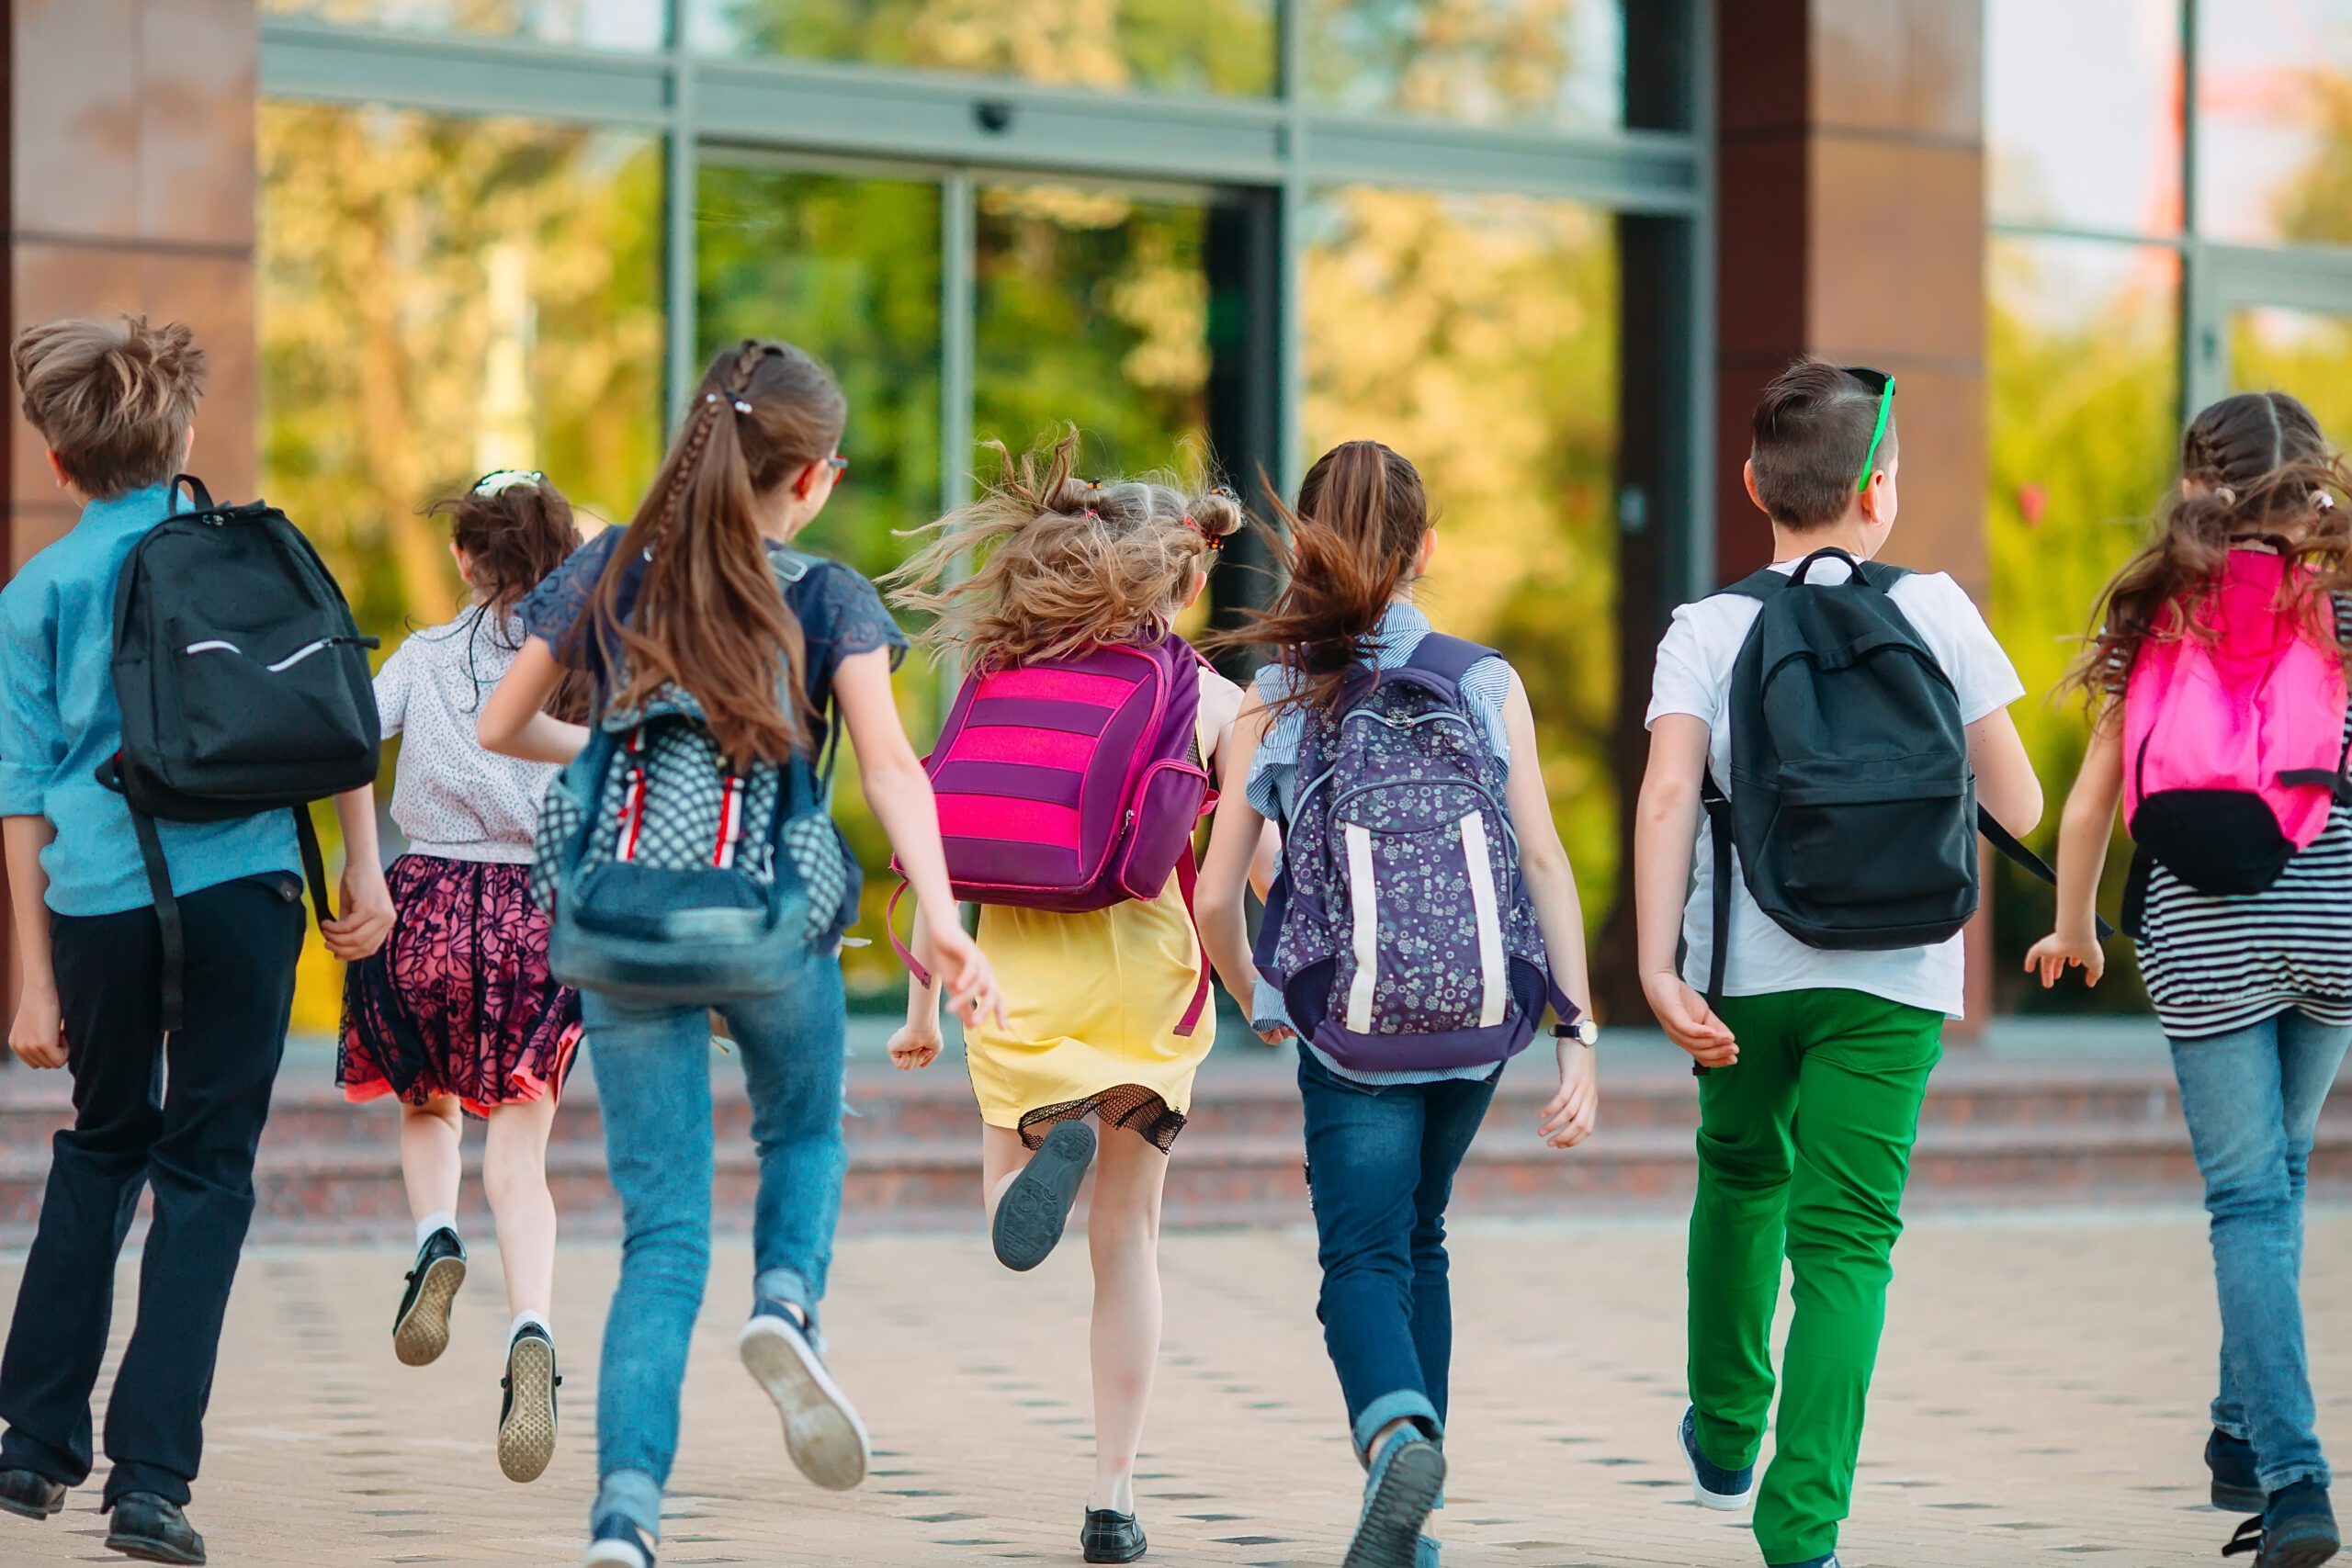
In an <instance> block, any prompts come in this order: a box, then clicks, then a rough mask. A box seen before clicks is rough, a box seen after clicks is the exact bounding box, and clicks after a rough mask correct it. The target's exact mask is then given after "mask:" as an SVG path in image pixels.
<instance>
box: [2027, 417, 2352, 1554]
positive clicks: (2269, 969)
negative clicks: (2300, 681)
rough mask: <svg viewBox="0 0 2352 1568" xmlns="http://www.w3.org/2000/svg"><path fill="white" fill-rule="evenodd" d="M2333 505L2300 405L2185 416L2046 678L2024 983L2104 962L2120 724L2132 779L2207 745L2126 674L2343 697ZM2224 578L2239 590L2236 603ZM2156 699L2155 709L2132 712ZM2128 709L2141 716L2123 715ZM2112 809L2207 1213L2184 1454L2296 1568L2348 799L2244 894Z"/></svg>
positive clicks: (2340, 1018) (2337, 528)
mask: <svg viewBox="0 0 2352 1568" xmlns="http://www.w3.org/2000/svg"><path fill="white" fill-rule="evenodd" d="M2346 495H2352V471H2347V469H2346V464H2345V461H2344V458H2343V457H2342V455H2341V454H2340V453H2339V452H2337V451H2336V450H2335V448H2334V447H2332V446H2330V445H2329V444H2328V442H2327V439H2326V437H2325V436H2324V434H2322V433H2321V430H2320V427H2319V423H2318V422H2317V421H2316V420H2314V419H2313V418H2312V414H2311V411H2310V410H2309V409H2307V408H2305V407H2304V406H2303V405H2302V404H2301V402H2299V401H2297V400H2295V399H2293V398H2291V397H2290V396H2288V395H2287V394H2286V393H2284V392H2241V393H2239V394H2237V395H2236V396H2234V397H2228V398H2224V399H2222V400H2221V401H2219V402H2217V403H2215V404H2213V405H2212V406H2211V407H2210V408H2208V409H2206V410H2205V411H2204V412H2201V413H2199V415H2198V416H2197V417H2196V419H2195V420H2193V421H2192V422H2190V423H2189V426H2188V431H2187V432H2186V434H2184V435H2183V436H2182V439H2181V463H2180V482H2179V484H2178V486H2177V488H2176V489H2175V490H2174V491H2173V492H2172V493H2171V494H2170V495H2169V496H2167V497H2166V498H2165V503H2164V505H2163V507H2162V509H2161V510H2160V511H2159V513H2158V514H2157V517H2156V525H2155V532H2154V537H2153V538H2152V539H2151V540H2150V541H2149V542H2148V543H2147V544H2146V545H2145V546H2144V547H2142V548H2141V550H2140V551H2139V553H2138V554H2136V555H2135V556H2133V557H2132V558H2131V560H2130V561H2128V562H2127V563H2125V565H2124V567H2123V570H2121V571H2120V572H2118V573H2117V574H2116V576H2115V579H2114V581H2112V582H2110V583H2109V585H2108V587H2107V589H2106V591H2105V592H2103V593H2102V594H2101V595H2100V597H2099V603H2098V611H2097V614H2096V618H2095V619H2094V621H2093V623H2092V632H2091V636H2090V637H2089V638H2088V646H2087V647H2086V649H2085V651H2084V654H2083V656H2082V658H2081V660H2079V661H2078V662H2077V663H2076V665H2075V669H2074V671H2073V672H2072V674H2071V675H2070V677H2069V682H2068V683H2069V685H2070V687H2071V688H2072V689H2074V690H2075V691H2078V692H2080V693H2081V694H2083V696H2084V698H2085V700H2086V704H2087V705H2088V706H2089V708H2090V713H2091V737H2090V744H2089V747H2088V750H2086V752H2085V754H2084V757H2083V764H2082V770H2081V772H2080V773H2078V774H2077V775H2076V777H2075V787H2074V789H2073V791H2072V792H2071V793H2070V794H2069V795H2067V797H2066V809H2065V814H2064V818H2062V820H2061V823H2060V826H2059V830H2058V909H2057V922H2056V927H2055V929H2054V930H2053V931H2052V932H2051V933H2050V934H2049V935H2048V936H2045V937H2043V938H2042V939H2041V941H2040V942H2036V943H2034V945H2033V947H2032V949H2031V951H2030V952H2029V953H2027V954H2026V960H2025V966H2026V968H2027V970H2028V971H2029V972H2030V973H2034V974H2038V975H2039V976H2041V983H2042V984H2043V985H2044V986H2045V987H2046V986H2052V985H2055V984H2056V983H2057V980H2058V978H2059V976H2062V975H2063V974H2064V973H2065V971H2066V970H2067V969H2068V968H2070V967H2079V968H2080V969H2081V970H2082V971H2083V976H2084V978H2085V980H2086V982H2088V983H2089V984H2091V985H2097V984H2098V980H2099V976H2101V975H2102V974H2103V973H2104V972H2105V970H2106V967H2107V955H2106V953H2105V952H2104V951H2103V949H2102V948H2101V947H2100V944H2099V941H2098V932H2097V931H2096V929H2095V921H2096V918H2097V916H2096V909H2095V906H2096V903H2097V901H2098V886H2099V874H2100V872H2101V870H2102V869H2103V867H2104V865H2105V863H2106V860H2107V850H2108V843H2109V838H2110V836H2111V835H2112V833H2113V831H2114V827H2115V817H2116V807H2117V804H2118V802H2119V801H2120V800H2121V799H2122V798H2123V797H2124V795H2125V773H2126V768H2127V756H2126V752H2127V744H2126V732H2127V728H2128V729H2129V730H2131V732H2133V734H2134V735H2135V736H2136V737H2137V738H2138V744H2137V745H2136V746H2135V747H2133V748H2131V757H2130V759H2129V763H2130V765H2131V767H2133V768H2136V769H2139V770H2141V771H2140V773H2139V775H2138V777H2139V780H2140V782H2141V783H2142V784H2145V783H2146V782H2147V781H2148V779H2149V777H2150V774H2149V773H2148V772H2147V770H2148V768H2149V765H2150V762H2151V761H2152V760H2153V761H2154V763H2155V764H2156V772H2157V776H2158V777H2159V778H2160V777H2161V775H2162V773H2163V772H2164V770H2165V764H2166V762H2167V758H2166V757H2165V752H2166V751H2167V750H2172V749H2174V748H2187V749H2188V751H2189V752H2190V753H2191V754H2193V755H2195V756H2196V757H2198V758H2200V759H2202V758H2208V757H2211V756H2215V755H2221V754H2223V752H2224V750H2225V749H2224V748H2222V747H2220V746H2216V745H2213V744H2211V743H2209V742H2208V741H2207V739H2206V738H2205V737H2203V736H2201V735H2199V734H2197V733H2193V732H2192V731H2193V728H2194V727H2193V723H2192V722H2190V721H2189V720H2188V718H2187V717H2186V710H2184V709H2181V708H2179V707H2177V706H2175V705H2172V702H2171V699H2170V698H2169V696H2168V694H2166V692H2165V687H2163V686H2162V685H2160V684H2158V683H2154V682H2148V681H2143V680H2142V679H2139V678H2137V677H2138V676H2139V675H2141V674H2142V673H2143V665H2146V666H2148V668H2147V670H2146V671H2145V673H2147V674H2149V675H2154V674H2155V673H2156V672H2157V668H2158V666H2156V665H2155V664H2152V663H2151V661H2152V660H2171V661H2174V662H2177V661H2179V660H2182V659H2183V658H2184V657H2187V656H2189V655H2191V654H2192V653H2198V652H2201V651H2202V650H2200V649H2189V648H2186V647H2184V646H2182V645H2184V644H2202V645H2204V646H2205V649H2212V650H2216V651H2217V652H2219V651H2220V650H2223V649H2233V648H2235V647H2238V646H2243V645H2244V644H2245V643H2246V642H2247V640H2248V638H2247V636H2246V634H2248V633H2249V632H2250V633H2252V634H2253V636H2252V639H2251V640H2252V641H2253V643H2255V644H2256V645H2257V646H2258V647H2259V648H2260V649H2262V651H2263V652H2264V654H2265V656H2266V657H2265V664H2264V667H2265V668H2267V671H2268V673H2267V674H2265V675H2262V676H2260V677H2259V678H2258V680H2257V682H2256V685H2257V688H2260V687H2267V686H2269V685H2271V684H2272V683H2273V682H2278V681H2280V680H2290V681H2291V680H2292V679H2293V678H2294V677H2293V676H2292V675H2282V674H2281V673H2280V672H2281V671H2290V670H2301V671H2305V672H2308V673H2310V674H2311V675H2313V676H2316V678H2317V690H2315V691H2313V692H2310V693H2304V692H2298V693H2295V694H2292V695H2290V696H2286V697H2284V698H2283V699H2282V700H2284V701H2286V702H2288V703H2289V704H2290V705H2293V706H2295V707H2297V708H2299V709H2300V708H2302V707H2305V706H2306V705H2308V706H2309V707H2311V708H2312V710H2314V711H2316V710H2317V708H2318V707H2319V705H2320V704H2321V701H2323V700H2329V699H2332V701H2333V703H2334V705H2336V706H2338V707H2341V706H2342V705H2343V704H2344V692H2343V685H2342V680H2341V677H2340V676H2338V675H2336V674H2335V671H2337V670H2338V669H2340V668H2342V667H2345V666H2352V595H2347V590H2352V522H2347V519H2346V512H2345V509H2344V507H2343V506H2342V505H2340V504H2339V503H2338V498H2339V497H2344V496H2346ZM2246 582H2255V583H2258V584H2261V585H2262V587H2261V591H2260V592H2257V593H2256V594H2254V595H2253V596H2251V597H2249V596H2248V595H2247V594H2246V593H2245V583H2246ZM2233 583H2234V584H2235V587H2234V590H2233ZM2273 584H2275V586H2273ZM2241 622H2242V623H2243V624H2240V623H2241ZM2297 643H2301V644H2304V645H2307V647H2306V648H2305V649H2297V648H2296V647H2294V646H2293V645H2295V644H2297ZM2314 653H2316V655H2317V657H2313V654H2314ZM2299 655H2300V658H2299V657H2298V656H2299ZM2222 668H2223V667H2222V665H2220V664H2218V663H2217V664H2216V665H2214V666H2213V670H2214V671H2216V672H2220V671H2222ZM2159 695H2166V696H2167V703H2166V705H2165V706H2164V707H2154V704H2155V703H2156V701H2157V699H2158V697H2159ZM2256 700H2257V701H2262V700H2268V696H2267V694H2264V695H2257V697H2256ZM2142 704H2148V705H2151V710H2150V711H2145V712H2138V713H2135V712H2133V711H2132V710H2133V708H2134V707H2135V706H2137V705H2142ZM2167 721H2169V722H2167ZM2238 728H2241V729H2242V730H2243V729H2246V728H2254V727H2253V726H2250V725H2241V726H2239V727H2238ZM2307 739H2309V740H2310V741H2312V742H2315V743H2316V744H2315V755H2314V757H2313V759H2312V760H2313V761H2318V762H2320V763H2322V764H2323V770H2322V771H2323V772H2324V773H2334V772H2335V771H2337V770H2338V769H2340V768H2341V766H2342V759H2343V758H2344V757H2345V756H2346V755H2347V753H2352V710H2346V713H2345V716H2344V719H2343V728H2342V729H2341V732H2340V734H2339V733H2337V732H2335V731H2329V732H2326V733H2322V734H2317V735H2313V736H2311V737H2308V738H2307ZM2152 754H2153V758H2152ZM2256 782H2258V783H2259V784H2261V785H2262V786H2264V788H2265V789H2266V790H2268V789H2270V788H2271V787H2272V785H2273V781H2272V780H2270V779H2267V778H2265V779H2261V780H2259V781H2256ZM2278 782H2280V783H2283V782H2285V781H2284V780H2280V781H2278ZM2135 796H2136V798H2137V800H2138V802H2139V805H2138V814H2137V815H2136V816H2134V817H2133V818H2131V825H2132V829H2133V831H2134V832H2135V834H2138V835H2139V836H2140V837H2141V839H2142V840H2143V841H2142V843H2141V846H2140V848H2139V850H2138V852H2136V853H2135V858H2134V863H2133V867H2132V878H2131V880H2132V882H2133V884H2134V886H2133V888H2132V891H2131V895H2130V897H2128V898H2127V900H2126V908H2125V917H2126V918H2125V921H2124V923H2125V925H2126V926H2127V928H2132V929H2133V935H2134V936H2135V937H2136V939H2137V942H2138V947H2139V958H2140V973H2141V977H2142V978H2143V980H2144V981H2145V982H2146V984H2147V988H2148V997H2149V999H2150V1000H2151V1001H2152V1002H2153V1003H2154V1006H2155V1011H2156V1018H2157V1021H2158V1022H2159V1023H2160V1024H2161V1025H2162V1026H2163V1029H2164V1032H2165V1035H2166V1037H2167V1038H2168V1039H2169V1040H2170V1042H2171V1045H2172V1059H2173V1070H2174V1073H2175V1076H2176V1077H2177V1078H2178V1080H2179V1083H2180V1103H2181V1111H2182V1112H2183V1114H2184V1115H2185V1116H2186V1118H2187V1120H2188V1133H2189V1139H2190V1142H2191V1144H2192V1145H2194V1146H2195V1149H2196V1153H2197V1163H2198V1166H2199V1169H2200V1170H2201V1171H2202V1173H2203V1175H2204V1178H2205V1206H2206V1209H2207V1210H2208V1211H2209V1213H2211V1216H2212V1248H2213V1267H2214V1276H2215V1280H2216V1283H2217V1285H2218V1287H2219V1291H2220V1295H2221V1307H2222V1352H2221V1378H2220V1384H2221V1386H2220V1390H2219V1393H2218V1395H2217V1396H2216V1398H2215V1399H2214V1401H2213V1430H2212V1434H2211V1437H2210V1438H2208V1439H2207V1442H2206V1447H2205V1460H2206V1464H2207V1466H2208V1467H2209V1469H2210V1470H2211V1472H2212V1500H2213V1504H2214V1506H2216V1507H2225V1508H2234V1509H2239V1510H2242V1511H2245V1512H2247V1513H2251V1514H2256V1515H2258V1516H2259V1517H2257V1518H2253V1519H2249V1520H2248V1521H2247V1522H2246V1524H2245V1526H2244V1527H2242V1528H2241V1529H2240V1530H2239V1532H2238V1540H2236V1541H2233V1543H2232V1549H2233V1551H2253V1552H2256V1553H2258V1557H2257V1559H2256V1560H2257V1562H2258V1563H2260V1564H2263V1565H2267V1568H2304V1565H2307V1564H2312V1563H2318V1562H2325V1561H2326V1560H2327V1559H2329V1558H2331V1557H2333V1556H2335V1553H2336V1551H2337V1550H2338V1548H2339V1546H2340V1544H2341V1542H2340V1539H2339V1537H2338V1534H2337V1530H2336V1525H2335V1515H2334V1512H2333V1510H2332V1508H2331V1507H2330V1506H2329V1502H2328V1483H2329V1479H2330V1477H2329V1472H2328V1465H2327V1460H2326V1458H2325V1456H2324V1454H2323V1453H2322V1452H2321V1450H2320V1445H2319V1438H2318V1437H2317V1436H2316V1435H2315V1434H2314V1432H2313V1430H2312V1427H2313V1423H2314V1412H2313V1401H2312V1385H2311V1373H2310V1369H2309V1365H2308V1363H2307V1360H2306V1359H2305V1355H2304V1348H2303V1344H2304V1341H2303V1314H2302V1303H2301V1297H2300V1295H2299V1281H2300V1279H2301V1271H2302V1219H2303V1177H2304V1168H2305V1166H2306V1164H2307V1163H2308V1161H2309V1159H2310V1156H2311V1147H2312V1135H2313V1133H2314V1131H2315V1129H2316V1127H2317V1125H2318V1122H2319V1115H2320V1110H2321V1107H2322V1106H2323V1105H2324V1103H2325V1101H2326V1099H2327V1091H2328V1089H2329V1088H2330V1087H2331V1086H2332V1085H2333V1084H2334V1083H2335V1075H2336V1071H2337V1069H2338V1067H2339V1066H2341V1065H2342V1063H2343V1061H2344V1056H2345V1052H2346V1046H2347V1044H2352V807H2347V806H2346V804H2344V794H2343V790H2342V788H2341V785H2340V784H2339V785H2338V787H2337V791H2336V795H2335V800H2334V801H2333V803H2332V804H2331V803H2329V802H2328V800H2327V798H2326V796H2325V794H2324V790H2322V791H2318V792H2316V793H2315V796H2314V798H2312V801H2311V803H2310V809H2312V811H2313V812H2314V813H2315V814H2316V813H2317V812H2320V811H2324V814H2325V815H2324V825H2323V826H2319V827H2318V833H2317V837H2316V838H2314V839H2312V840H2311V841H2310V842H2308V843H2306V844H2304V845H2303V846H2302V847H2301V849H2300V850H2296V851H2294V852H2292V853H2291V855H2290V856H2289V857H2288V858H2286V859H2285V862H2284V865H2283V868H2280V869H2278V870H2276V873H2275V876H2274V877H2273V878H2272V879H2271V880H2269V881H2268V882H2267V886H2260V887H2259V888H2258V890H2256V891H2243V890H2238V891H2225V890H2220V889H2218V888H2212V885H2213V879H2212V878H2211V876H2210V875H2209V874H2206V873H2204V872H2203V871H2201V870H2200V869H2199V868H2197V867H2194V866H2189V865H2188V864H2187V863H2186V862H2185V861H2184V862H2183V867H2182V868H2178V869H2177V868H2176V866H2175V865H2173V864H2171V863H2167V860H2166V859H2164V858H2159V857H2157V856H2156V855H2154V854H2152V853H2151V852H2150V847H2151V845H2152V844H2157V845H2160V844H2161V843H2162V842H2163V840H2162V838H2161V835H2160V831H2159V829H2160V827H2161V819H2160V818H2158V819H2154V820H2152V818H2151V814H2150V813H2151V806H2152V803H2154V802H2156V801H2157V800H2159V799H2160V796H2159V795H2156V794H2138V793H2137V792H2136V791H2135ZM2242 798H2252V797H2251V796H2242ZM2232 805H2233V801H2231V800H2229V799H2225V798H2224V797H2222V795H2220V794H2218V792H2206V793H2205V794H2204V795H2203V797H2202V798H2200V799H2197V800H2193V801H2190V802H2189V806H2190V808H2191V810H2192V812H2193V813H2194V815H2195V818H2196V820H2195V823H2194V826H2193V829H2192V831H2193V833H2194V835H2195V836H2196V837H2197V838H2198V839H2199V840H2202V841H2204V842H2206V843H2211V842H2214V841H2217V840H2222V839H2223V838H2224V837H2225V836H2226V835H2227V834H2228V832H2229V829H2230V827H2231V824H2232V820H2233V819H2232V818H2230V816H2229V810H2230V807H2231V806H2232ZM2277 828H2278V824H2277V823H2275V822H2274V823H2273V825H2272V831H2273V832H2276V831H2277ZM2171 858H2172V859H2176V860H2177V859H2181V857H2179V856H2177V855H2175V856H2173V857H2171ZM2192 875H2194V876H2196V877H2197V878H2198V880H2197V881H2196V882H2192V880H2191V876H2192ZM2253 880H2255V881H2259V880H2260V879H2259V878H2258V877H2257V878H2255V879H2253ZM2209 888H2212V890H2209Z"/></svg>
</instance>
